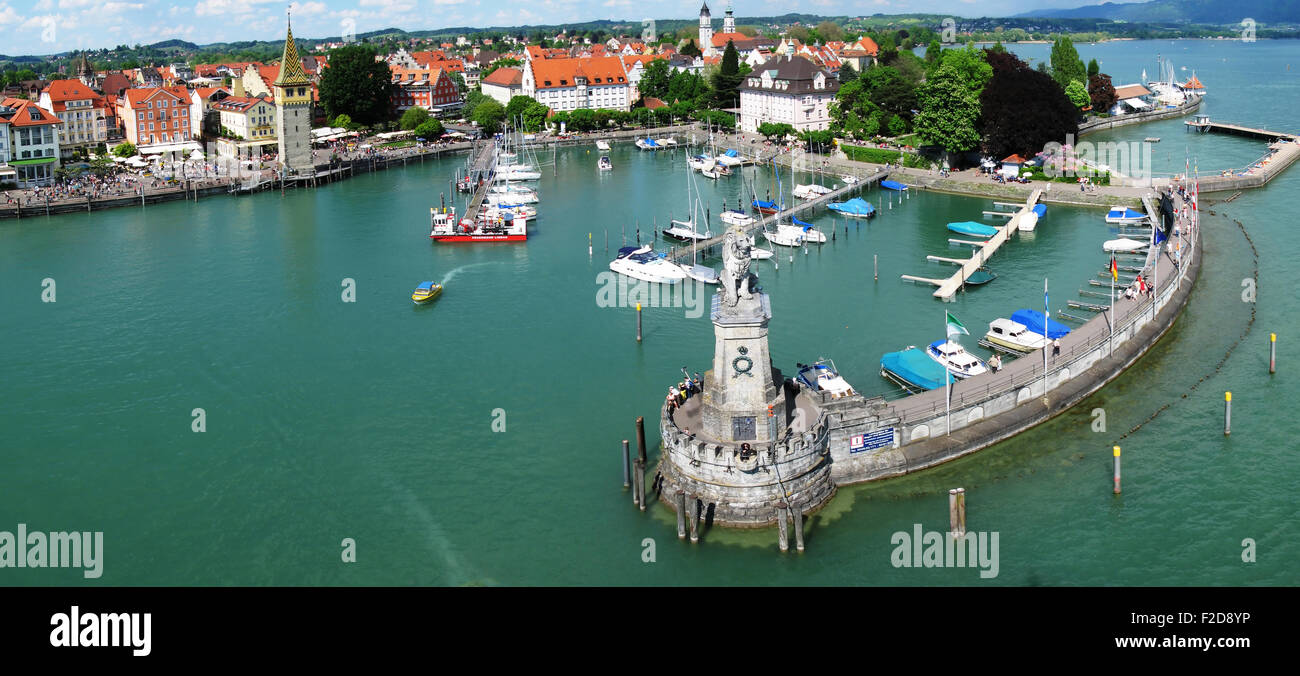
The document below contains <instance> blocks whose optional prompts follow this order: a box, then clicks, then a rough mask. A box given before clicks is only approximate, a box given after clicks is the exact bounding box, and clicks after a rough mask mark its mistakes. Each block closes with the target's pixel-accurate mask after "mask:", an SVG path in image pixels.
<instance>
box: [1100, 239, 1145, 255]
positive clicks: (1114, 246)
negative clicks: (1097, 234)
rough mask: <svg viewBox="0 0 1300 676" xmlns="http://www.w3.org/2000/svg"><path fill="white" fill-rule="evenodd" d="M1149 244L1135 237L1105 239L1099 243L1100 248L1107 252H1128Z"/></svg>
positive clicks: (1143, 247)
mask: <svg viewBox="0 0 1300 676" xmlns="http://www.w3.org/2000/svg"><path fill="white" fill-rule="evenodd" d="M1149 246H1151V244H1150V243H1148V242H1142V241H1139V240H1136V239H1129V238H1127V237H1120V238H1119V239H1111V240H1106V241H1105V242H1102V243H1101V250H1102V251H1105V252H1107V253H1130V252H1133V251H1141V250H1143V249H1145V248H1147V247H1149Z"/></svg>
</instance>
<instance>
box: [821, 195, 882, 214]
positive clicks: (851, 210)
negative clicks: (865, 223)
mask: <svg viewBox="0 0 1300 676" xmlns="http://www.w3.org/2000/svg"><path fill="white" fill-rule="evenodd" d="M826 208H827V209H830V210H831V211H834V212H835V213H837V214H839V215H841V216H848V217H849V218H871V217H872V216H873V215H875V213H876V208H875V207H873V206H871V203H870V202H868V201H866V200H864V199H862V198H861V197H854V198H853V199H851V200H848V201H847V202H832V203H830V204H827V205H826Z"/></svg>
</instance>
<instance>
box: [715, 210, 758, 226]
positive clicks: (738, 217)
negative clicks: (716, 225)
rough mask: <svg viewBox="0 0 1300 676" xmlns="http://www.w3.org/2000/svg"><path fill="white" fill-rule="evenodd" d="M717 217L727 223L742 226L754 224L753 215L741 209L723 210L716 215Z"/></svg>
mask: <svg viewBox="0 0 1300 676" xmlns="http://www.w3.org/2000/svg"><path fill="white" fill-rule="evenodd" d="M718 218H719V219H721V220H722V222H723V223H726V224H727V225H739V226H741V227H744V226H747V225H753V224H754V217H753V216H750V215H749V214H747V213H745V212H743V211H724V212H722V213H721V214H719V215H718Z"/></svg>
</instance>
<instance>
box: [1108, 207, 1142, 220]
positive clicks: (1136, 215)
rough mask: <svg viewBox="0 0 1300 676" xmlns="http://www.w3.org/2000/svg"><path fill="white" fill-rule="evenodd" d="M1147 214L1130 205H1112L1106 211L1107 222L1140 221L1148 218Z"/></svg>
mask: <svg viewBox="0 0 1300 676" xmlns="http://www.w3.org/2000/svg"><path fill="white" fill-rule="evenodd" d="M1146 217H1147V215H1146V214H1144V213H1142V212H1141V211H1138V210H1137V209H1130V208H1129V207H1115V206H1113V207H1111V208H1110V211H1108V212H1107V213H1106V222H1107V223H1138V222H1141V221H1144V220H1146Z"/></svg>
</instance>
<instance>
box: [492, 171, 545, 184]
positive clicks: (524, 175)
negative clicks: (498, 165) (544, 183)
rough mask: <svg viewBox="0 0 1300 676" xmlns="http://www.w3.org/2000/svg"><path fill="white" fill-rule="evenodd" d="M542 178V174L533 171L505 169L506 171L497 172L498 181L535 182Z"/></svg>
mask: <svg viewBox="0 0 1300 676" xmlns="http://www.w3.org/2000/svg"><path fill="white" fill-rule="evenodd" d="M541 177H542V172H540V171H537V170H535V169H507V170H506V171H501V170H500V169H498V170H497V180H498V181H536V180H537V179H539V178H541Z"/></svg>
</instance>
